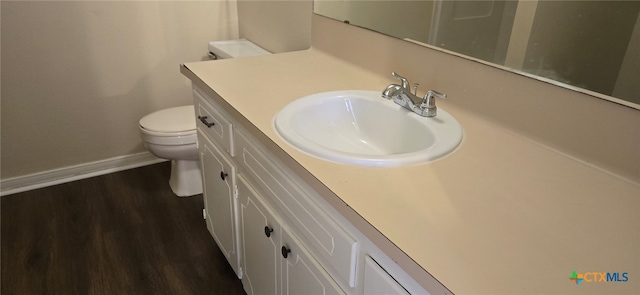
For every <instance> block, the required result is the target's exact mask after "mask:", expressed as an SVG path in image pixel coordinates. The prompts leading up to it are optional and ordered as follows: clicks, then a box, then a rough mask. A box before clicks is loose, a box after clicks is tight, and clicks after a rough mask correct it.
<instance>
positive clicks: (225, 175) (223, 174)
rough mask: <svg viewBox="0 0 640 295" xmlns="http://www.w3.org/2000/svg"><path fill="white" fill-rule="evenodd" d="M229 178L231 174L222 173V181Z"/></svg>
mask: <svg viewBox="0 0 640 295" xmlns="http://www.w3.org/2000/svg"><path fill="white" fill-rule="evenodd" d="M227 176H229V174H227V173H224V171H220V178H221V179H222V180H224V179H225V178H227Z"/></svg>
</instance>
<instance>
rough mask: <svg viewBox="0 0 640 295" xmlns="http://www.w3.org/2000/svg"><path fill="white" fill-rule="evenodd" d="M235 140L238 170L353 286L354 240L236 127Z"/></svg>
mask: <svg viewBox="0 0 640 295" xmlns="http://www.w3.org/2000/svg"><path fill="white" fill-rule="evenodd" d="M235 140H236V147H237V150H238V160H237V161H238V169H239V172H240V173H243V174H245V175H247V176H248V177H250V178H251V179H253V180H254V183H255V184H256V187H257V188H258V189H260V190H261V191H262V192H263V193H264V196H265V198H267V199H268V201H270V202H273V203H274V204H275V206H277V207H278V208H280V209H281V210H282V211H283V216H285V218H287V219H289V220H290V221H291V222H290V223H291V224H292V225H294V226H295V227H297V229H298V231H296V234H297V235H298V236H300V237H301V238H302V239H303V242H306V244H307V247H308V248H309V249H310V250H311V251H312V253H313V255H314V256H316V257H317V258H318V260H319V261H320V262H321V263H322V264H323V265H325V266H327V269H328V270H330V273H333V274H334V277H335V278H336V280H337V281H342V282H343V283H344V284H346V285H348V286H349V287H355V281H356V261H357V253H358V242H357V240H356V239H354V238H353V237H352V236H351V235H349V234H348V232H347V231H345V230H344V229H343V228H342V227H341V226H339V225H338V224H337V223H336V222H335V221H334V220H333V219H331V218H330V217H329V216H328V215H327V214H326V213H325V212H324V211H322V209H321V208H320V207H319V206H318V205H317V204H316V203H315V202H314V201H312V199H311V198H310V196H315V195H313V194H314V193H313V192H311V191H308V190H305V189H303V188H302V187H301V186H300V185H298V184H297V183H301V181H302V180H300V179H298V178H297V177H296V176H293V175H292V173H291V172H288V173H286V172H285V171H287V170H288V169H287V168H285V167H279V166H277V165H276V164H275V163H274V162H273V161H271V160H269V157H268V156H266V155H265V153H263V152H261V150H264V148H262V147H261V145H260V144H259V143H256V142H255V141H253V140H250V139H249V137H248V136H245V135H244V134H243V133H242V132H241V131H240V130H238V129H236V130H235ZM317 197H318V198H319V196H317Z"/></svg>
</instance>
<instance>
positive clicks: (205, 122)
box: [198, 116, 216, 128]
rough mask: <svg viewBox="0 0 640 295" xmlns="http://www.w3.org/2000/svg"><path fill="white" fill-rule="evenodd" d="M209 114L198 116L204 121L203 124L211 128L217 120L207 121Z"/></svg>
mask: <svg viewBox="0 0 640 295" xmlns="http://www.w3.org/2000/svg"><path fill="white" fill-rule="evenodd" d="M207 118H209V117H207V116H198V120H200V122H202V124H204V125H206V126H207V127H208V128H211V126H213V125H216V123H215V122H211V123H209V122H207Z"/></svg>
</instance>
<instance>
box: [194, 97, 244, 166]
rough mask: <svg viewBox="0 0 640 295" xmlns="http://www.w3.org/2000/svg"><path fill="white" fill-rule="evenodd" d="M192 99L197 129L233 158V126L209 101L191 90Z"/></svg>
mask: <svg viewBox="0 0 640 295" xmlns="http://www.w3.org/2000/svg"><path fill="white" fill-rule="evenodd" d="M193 99H194V103H195V108H196V115H197V121H196V124H197V125H198V127H199V129H200V130H202V131H204V133H205V134H206V135H207V136H208V137H209V138H210V139H211V140H212V141H214V142H216V143H218V144H220V146H221V147H222V148H224V149H225V150H226V151H227V153H229V155H230V156H232V157H233V156H235V153H234V150H233V125H232V124H231V121H229V120H227V118H225V117H224V116H223V115H222V114H221V113H220V112H219V111H218V110H216V108H219V107H218V106H217V105H216V104H215V103H214V102H213V101H211V99H208V98H206V96H204V95H202V94H200V92H198V91H197V90H196V89H195V88H194V89H193Z"/></svg>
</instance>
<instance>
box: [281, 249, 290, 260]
mask: <svg viewBox="0 0 640 295" xmlns="http://www.w3.org/2000/svg"><path fill="white" fill-rule="evenodd" d="M280 250H281V251H282V257H284V258H285V259H286V258H287V257H289V253H291V249H289V248H287V246H282V248H281V249H280Z"/></svg>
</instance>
